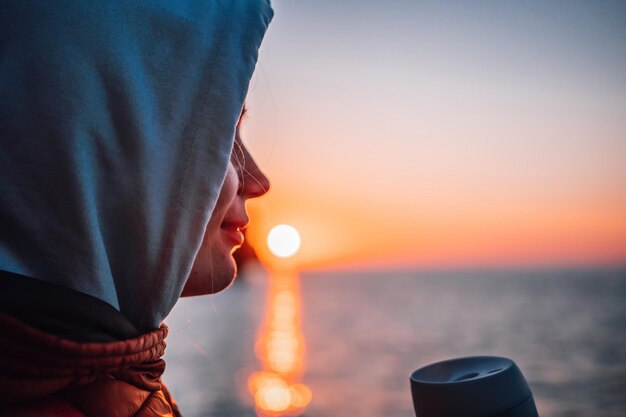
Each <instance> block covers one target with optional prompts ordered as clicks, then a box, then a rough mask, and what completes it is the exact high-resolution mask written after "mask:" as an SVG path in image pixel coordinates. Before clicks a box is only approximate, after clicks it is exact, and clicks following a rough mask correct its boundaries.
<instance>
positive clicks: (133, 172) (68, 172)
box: [0, 0, 272, 330]
mask: <svg viewBox="0 0 626 417" xmlns="http://www.w3.org/2000/svg"><path fill="white" fill-rule="evenodd" d="M0 9H1V11H0V269H1V270H6V271H10V272H15V273H19V274H22V275H26V276H30V277H33V278H36V279H39V280H43V281H47V282H51V283H55V284H60V285H63V286H65V287H69V288H72V289H74V290H77V291H80V292H83V293H86V294H89V295H92V296H94V297H96V298H98V299H100V300H103V301H105V302H107V303H109V304H111V305H112V306H114V307H115V308H116V309H118V310H119V311H120V312H122V313H123V314H124V315H125V316H126V317H127V318H128V319H129V320H130V321H131V322H132V323H133V324H134V325H135V326H137V328H139V329H142V330H148V329H152V328H155V327H157V326H158V325H159V323H160V322H161V321H162V320H163V319H164V318H165V316H166V315H167V314H168V313H169V312H170V310H171V309H172V307H173V306H174V303H175V302H176V300H177V299H178V297H179V295H180V293H181V291H182V287H183V285H184V283H185V280H186V279H187V276H188V274H189V271H190V270H191V266H192V263H193V260H194V257H195V255H196V253H197V251H198V249H199V247H200V243H201V241H202V236H203V232H204V229H205V226H206V224H207V222H208V220H209V217H210V215H211V212H212V210H213V208H214V205H215V202H216V199H217V197H218V194H219V190H220V187H221V185H222V181H223V179H224V176H225V173H226V168H227V164H228V159H229V155H230V152H231V148H232V143H233V137H234V133H235V126H236V123H237V119H238V117H239V114H240V112H241V108H242V105H243V101H244V98H245V96H246V93H247V89H248V84H249V81H250V78H251V76H252V72H253V70H254V67H255V64H256V60H257V52H258V48H259V46H260V43H261V40H262V38H263V36H264V33H265V30H266V28H267V25H268V24H269V21H270V20H271V17H272V11H271V8H270V6H269V3H268V2H267V1H265V0H222V1H218V0H214V1H211V0H206V1H194V0H176V1H172V0H161V1H158V0H145V1H143V0H139V1H138V0H127V1H123V0H120V1H111V0H109V1H96V0H80V1H53V2H51V1H23V0H10V1H3V2H2V7H1V8H0Z"/></svg>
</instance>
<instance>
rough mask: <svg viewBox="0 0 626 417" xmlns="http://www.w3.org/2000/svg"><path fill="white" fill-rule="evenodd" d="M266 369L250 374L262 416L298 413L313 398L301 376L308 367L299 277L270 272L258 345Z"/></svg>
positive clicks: (250, 385) (249, 383)
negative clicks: (268, 289)
mask: <svg viewBox="0 0 626 417" xmlns="http://www.w3.org/2000/svg"><path fill="white" fill-rule="evenodd" d="M255 350H256V354H257V357H258V358H259V359H260V360H261V363H262V364H263V370H262V371H259V372H256V373H254V374H252V375H250V377H249V378H248V389H249V390H250V392H251V393H252V396H253V398H254V402H255V404H256V408H257V413H258V414H259V415H260V416H281V415H289V416H298V415H300V414H301V413H302V412H304V410H305V408H306V407H307V405H308V404H309V403H310V402H311V398H312V394H311V390H310V389H309V388H308V387H307V386H306V385H303V384H302V383H300V382H299V379H300V378H301V377H302V373H303V370H304V339H303V337H302V333H301V331H300V298H299V292H298V277H297V276H296V275H294V274H290V273H274V274H273V275H271V276H270V293H269V303H268V309H267V313H266V317H265V322H264V324H263V326H262V328H261V332H260V335H259V338H258V340H257V343H256V346H255Z"/></svg>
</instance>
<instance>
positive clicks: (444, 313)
mask: <svg viewBox="0 0 626 417" xmlns="http://www.w3.org/2000/svg"><path fill="white" fill-rule="evenodd" d="M246 276H247V279H244V280H241V282H239V283H238V284H237V285H234V286H233V287H232V288H230V289H228V290H227V291H226V292H224V293H222V294H219V295H216V296H211V297H199V298H192V299H186V300H182V301H181V302H180V303H179V304H178V305H177V307H176V308H175V310H174V312H173V313H172V314H171V315H170V317H169V318H168V320H167V321H166V322H167V323H168V325H169V326H170V336H169V338H168V351H167V354H166V360H167V363H168V368H167V370H166V373H165V381H166V383H167V384H168V386H169V387H170V389H171V390H172V392H173V394H174V396H175V398H176V399H177V400H178V402H179V404H180V406H181V409H182V411H183V414H184V415H185V416H186V417H196V416H197V417H200V416H220V417H230V416H251V417H252V416H255V415H257V413H256V412H255V406H254V400H253V398H252V395H251V394H250V393H249V391H248V389H247V387H246V381H247V378H248V376H249V375H250V374H252V373H253V372H255V371H257V370H260V369H261V363H260V360H259V358H257V357H256V356H255V347H254V346H255V341H256V340H257V337H258V335H259V329H260V326H261V324H262V322H263V317H264V315H265V314H266V309H268V308H269V307H270V306H269V305H268V297H267V292H268V285H267V279H268V278H267V277H266V276H264V275H263V274H260V273H258V271H257V272H253V271H251V272H249V273H248V274H246ZM299 286H300V288H299V309H300V319H301V320H300V322H301V332H302V335H303V337H304V341H305V346H306V349H305V353H304V355H303V358H302V360H303V363H304V364H305V368H304V369H303V371H302V373H301V381H302V382H303V383H304V384H306V385H307V386H308V387H309V388H310V389H311V391H312V394H313V399H312V401H311V403H310V404H309V406H308V407H307V408H306V410H305V411H304V413H303V414H301V415H303V416H320V417H334V416H337V417H339V416H342V417H345V416H360V417H370V416H371V417H384V416H390V417H391V416H397V417H411V416H413V415H414V413H413V410H412V403H411V394H410V389H409V374H410V373H411V372H412V371H413V370H414V369H416V368H418V367H421V366H423V365H426V364H429V363H432V362H435V361H439V360H443V359H448V358H452V357H459V356H472V355H498V356H505V357H509V358H511V359H513V360H514V361H515V362H516V363H517V364H518V366H519V367H520V369H521V370H522V371H523V373H524V375H525V376H526V379H527V381H528V383H529V385H530V387H531V390H532V391H533V394H534V397H535V401H536V403H537V408H538V411H539V415H540V416H542V417H565V416H567V417H575V416H581V417H582V416H585V417H588V416H597V417H603V416H606V417H623V416H626V269H593V270H591V269H590V270H571V269H570V270H556V269H551V270H516V271H454V272H388V273H385V272H352V273H341V274H338V273H335V274H329V273H316V274H313V273H308V274H304V275H302V276H300V277H299Z"/></svg>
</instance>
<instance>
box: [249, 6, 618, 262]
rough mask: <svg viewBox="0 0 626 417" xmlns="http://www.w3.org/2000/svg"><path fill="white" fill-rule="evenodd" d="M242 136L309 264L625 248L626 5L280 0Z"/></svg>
mask: <svg viewBox="0 0 626 417" xmlns="http://www.w3.org/2000/svg"><path fill="white" fill-rule="evenodd" d="M273 6H274V10H275V17H274V20H273V22H272V24H271V25H270V29H269V31H268V34H267V36H266V39H265V41H264V44H263V46H262V48H261V53H260V58H259V63H258V65H257V71H256V73H255V76H254V79H253V81H252V83H251V88H250V94H249V98H248V105H249V113H248V114H249V115H248V117H247V120H246V122H245V125H244V128H243V134H244V141H245V142H246V143H247V144H248V147H249V148H250V149H251V151H252V153H253V155H254V156H255V159H256V160H257V162H258V163H259V164H260V166H261V167H262V168H263V169H264V171H265V172H266V174H267V175H268V177H270V180H271V182H272V189H271V191H270V192H269V193H268V195H267V196H266V197H264V198H262V199H259V200H257V201H252V202H250V203H249V206H248V207H249V212H250V214H251V218H252V223H251V226H250V228H249V238H250V240H251V242H252V244H253V245H254V246H255V248H256V249H257V251H258V252H259V254H260V256H261V257H262V259H263V260H265V261H266V262H275V259H274V258H272V256H271V255H270V254H269V253H268V251H267V249H266V245H265V236H266V235H267V233H268V231H269V229H270V228H271V227H272V226H274V225H277V224H282V223H287V224H291V225H293V226H294V227H296V228H297V229H298V230H299V231H300V233H301V235H302V246H301V250H300V251H299V252H298V254H297V255H296V256H294V258H293V259H292V260H291V261H290V262H291V263H293V264H295V265H297V266H298V267H301V268H326V267H363V266H364V267H372V266H381V267H393V266H397V267H406V266H417V267H446V268H450V267H453V268H454V267H473V266H518V265H521V266H546V265H556V266H581V265H598V264H624V263H626V262H625V261H626V25H624V22H625V21H626V5H624V3H623V2H619V1H593V2H590V1H573V0H567V1H550V2H545V1H524V2H519V1H504V0H503V1H451V2H440V1H417V0H411V1H409V0H406V1H400V0H392V1H388V2H381V1H375V0H360V1H356V0H342V1H336V0H335V1H330V0H316V1H310V0H275V1H274V2H273Z"/></svg>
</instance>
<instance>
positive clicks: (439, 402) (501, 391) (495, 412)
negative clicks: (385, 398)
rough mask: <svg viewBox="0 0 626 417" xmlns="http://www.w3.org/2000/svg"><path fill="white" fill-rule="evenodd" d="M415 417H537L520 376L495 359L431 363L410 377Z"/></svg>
mask: <svg viewBox="0 0 626 417" xmlns="http://www.w3.org/2000/svg"><path fill="white" fill-rule="evenodd" d="M411 394H412V395H413V406H414V407H415V414H416V415H417V417H538V414H537V408H536V407H535V401H534V400H533V396H532V393H531V392H530V388H529V387H528V384H527V383H526V380H525V379H524V375H522V372H521V371H520V370H519V368H518V367H517V365H515V363H514V362H513V361H512V360H510V359H507V358H501V357H497V356H474V357H467V358H458V359H450V360H447V361H443V362H437V363H433V364H431V365H428V366H425V367H423V368H420V369H418V370H417V371H415V372H413V374H411Z"/></svg>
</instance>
